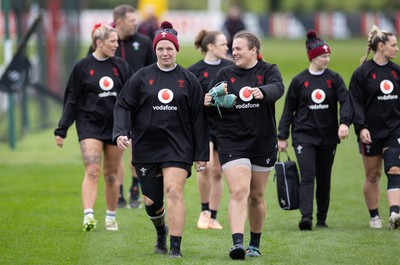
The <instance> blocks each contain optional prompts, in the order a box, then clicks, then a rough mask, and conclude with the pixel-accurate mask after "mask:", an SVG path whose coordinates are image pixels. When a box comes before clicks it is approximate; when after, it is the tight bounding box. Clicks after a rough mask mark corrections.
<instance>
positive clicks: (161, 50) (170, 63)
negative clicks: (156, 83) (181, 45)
mask: <svg viewBox="0 0 400 265" xmlns="http://www.w3.org/2000/svg"><path fill="white" fill-rule="evenodd" d="M177 54H178V51H177V50H176V48H175V45H174V44H173V43H172V42H170V41H169V40H160V41H159V42H158V43H157V45H156V56H157V63H158V65H159V67H160V68H162V69H171V68H174V66H175V62H176V55H177Z"/></svg>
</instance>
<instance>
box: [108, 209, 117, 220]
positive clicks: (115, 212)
mask: <svg viewBox="0 0 400 265" xmlns="http://www.w3.org/2000/svg"><path fill="white" fill-rule="evenodd" d="M116 214H117V211H110V210H107V211H106V220H111V219H114V220H115V215H116Z"/></svg>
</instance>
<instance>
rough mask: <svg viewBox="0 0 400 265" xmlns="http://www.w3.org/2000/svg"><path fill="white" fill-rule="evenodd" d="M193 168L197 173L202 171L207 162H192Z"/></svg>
mask: <svg viewBox="0 0 400 265" xmlns="http://www.w3.org/2000/svg"><path fill="white" fill-rule="evenodd" d="M194 164H195V168H196V171H197V172H200V171H204V169H206V165H207V162H206V161H196V162H194Z"/></svg>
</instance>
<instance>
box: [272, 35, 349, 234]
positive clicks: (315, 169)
mask: <svg viewBox="0 0 400 265" xmlns="http://www.w3.org/2000/svg"><path fill="white" fill-rule="evenodd" d="M306 50H307V55H308V60H309V61H310V64H309V66H308V69H306V70H304V71H302V72H301V73H299V74H298V75H296V76H295V77H294V78H293V80H292V82H291V83H290V86H289V89H288V92H287V94H286V100H285V106H284V109H283V113H282V117H281V120H280V122H279V134H278V138H279V141H278V149H279V151H286V149H287V146H288V141H287V139H288V138H289V134H290V133H289V127H290V126H291V131H292V144H293V148H294V150H295V153H296V157H297V162H298V164H299V169H300V175H301V183H300V189H299V195H300V213H301V220H300V222H299V228H300V230H312V219H313V207H314V186H315V183H316V192H315V197H316V201H317V224H316V226H317V227H319V228H327V227H328V225H327V224H326V218H327V215H328V209H329V201H330V190H331V173H332V166H333V162H334V158H335V153H336V147H337V144H338V143H339V142H340V140H341V139H346V138H347V137H348V134H349V126H350V124H351V120H352V110H351V105H350V99H349V95H348V92H347V89H346V85H345V84H344V82H343V79H342V77H341V76H340V75H339V74H338V73H336V72H334V71H332V70H330V69H328V65H329V61H330V54H331V50H330V47H329V46H328V44H327V43H326V42H325V41H324V40H322V39H320V38H318V37H317V33H316V32H315V31H314V30H310V31H308V32H307V40H306ZM338 103H339V104H340V115H339V121H338V112H339V111H338ZM339 124H340V125H339Z"/></svg>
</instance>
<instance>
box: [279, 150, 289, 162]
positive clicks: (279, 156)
mask: <svg viewBox="0 0 400 265" xmlns="http://www.w3.org/2000/svg"><path fill="white" fill-rule="evenodd" d="M281 153H285V154H286V156H287V160H288V161H290V157H289V154H288V152H287V151H278V162H281Z"/></svg>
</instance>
